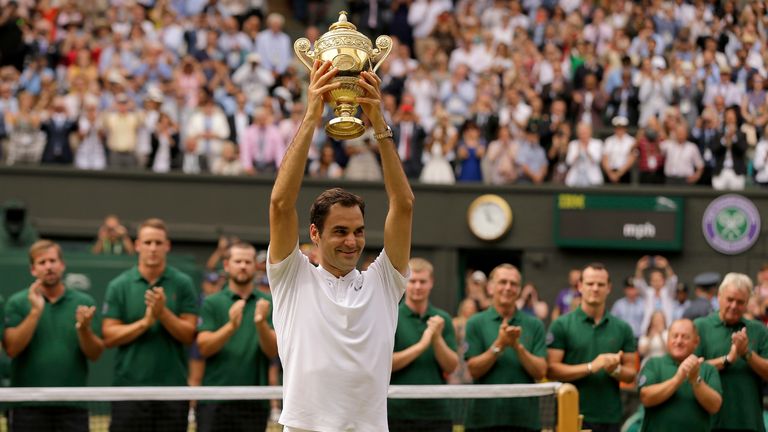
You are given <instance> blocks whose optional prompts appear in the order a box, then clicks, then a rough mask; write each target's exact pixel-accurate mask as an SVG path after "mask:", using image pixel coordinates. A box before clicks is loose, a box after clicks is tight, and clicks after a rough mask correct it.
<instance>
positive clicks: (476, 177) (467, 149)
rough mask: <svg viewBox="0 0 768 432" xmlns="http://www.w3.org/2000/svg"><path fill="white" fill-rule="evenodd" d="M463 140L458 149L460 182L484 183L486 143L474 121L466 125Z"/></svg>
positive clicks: (457, 159) (458, 179)
mask: <svg viewBox="0 0 768 432" xmlns="http://www.w3.org/2000/svg"><path fill="white" fill-rule="evenodd" d="M463 129H464V130H463V131H462V133H461V139H460V140H459V144H458V147H457V148H456V161H457V168H456V169H457V171H458V175H457V176H456V181H458V182H480V181H483V172H482V168H481V161H482V159H483V156H484V155H485V142H484V141H483V139H482V137H481V135H480V129H479V128H478V127H477V125H476V124H475V123H473V122H472V121H467V122H465V123H464V126H463Z"/></svg>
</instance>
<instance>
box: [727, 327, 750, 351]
mask: <svg viewBox="0 0 768 432" xmlns="http://www.w3.org/2000/svg"><path fill="white" fill-rule="evenodd" d="M731 343H732V345H733V348H734V351H735V353H736V355H737V356H739V357H741V356H743V355H745V354H746V353H747V351H748V350H749V337H747V329H746V327H745V328H742V329H741V330H739V331H737V332H734V333H733V334H732V335H731Z"/></svg>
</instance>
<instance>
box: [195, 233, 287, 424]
mask: <svg viewBox="0 0 768 432" xmlns="http://www.w3.org/2000/svg"><path fill="white" fill-rule="evenodd" d="M224 271H225V272H226V273H227V275H228V281H227V284H226V285H225V286H224V288H223V289H222V290H221V291H220V292H218V293H216V294H213V295H211V296H208V297H206V299H205V300H204V301H203V306H202V307H201V309H200V321H199V322H198V324H197V330H198V335H197V344H198V346H199V348H200V354H201V355H202V356H203V357H204V358H205V375H204V377H203V385H204V386H259V385H261V386H264V385H268V380H267V372H268V370H269V364H270V359H272V358H274V357H276V356H277V339H276V337H275V330H274V329H273V328H272V312H271V309H272V298H271V297H270V296H269V295H267V294H264V293H262V292H261V291H259V290H256V289H254V277H255V275H256V249H255V248H254V247H253V246H251V245H249V244H247V243H233V244H231V245H230V246H229V249H228V253H227V258H226V259H225V260H224ZM243 365H248V366H247V367H243ZM269 410H270V407H269V402H267V401H262V400H249V401H226V402H200V403H199V405H198V407H197V428H198V430H199V431H201V432H213V431H251V430H258V431H260V430H262V429H266V427H267V418H268V417H269Z"/></svg>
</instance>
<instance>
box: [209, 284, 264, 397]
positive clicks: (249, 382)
mask: <svg viewBox="0 0 768 432" xmlns="http://www.w3.org/2000/svg"><path fill="white" fill-rule="evenodd" d="M259 299H265V300H268V301H269V303H270V304H272V297H270V296H269V295H267V294H264V293H262V292H261V291H259V290H254V291H253V292H252V293H251V295H249V296H248V298H246V299H245V300H246V301H245V307H244V308H243V321H242V323H241V324H240V327H238V328H237V330H236V331H235V333H234V334H233V335H232V337H230V338H229V340H228V341H227V343H225V344H224V346H223V347H222V348H221V350H219V352H217V353H216V354H214V355H212V356H210V357H208V358H206V359H205V375H204V377H203V385H204V386H256V385H261V386H264V385H268V380H267V375H268V372H269V364H270V359H269V357H267V356H266V355H265V354H264V351H262V350H261V347H260V346H259V333H258V331H257V330H256V324H255V323H254V322H253V317H254V314H255V313H256V302H258V301H259ZM238 300H240V296H239V295H238V294H235V293H234V292H232V290H230V289H229V287H228V286H224V288H222V290H221V291H219V292H218V293H216V294H213V295H211V296H209V297H207V298H206V299H205V301H204V302H203V306H202V308H201V309H200V319H199V321H198V326H197V330H198V331H199V332H204V331H207V332H215V331H217V330H219V329H220V328H221V327H222V326H224V325H225V324H227V322H229V309H230V308H231V307H232V305H233V304H234V303H235V302H236V301H238ZM267 322H268V323H269V326H270V327H272V311H271V310H270V313H269V315H268V317H267Z"/></svg>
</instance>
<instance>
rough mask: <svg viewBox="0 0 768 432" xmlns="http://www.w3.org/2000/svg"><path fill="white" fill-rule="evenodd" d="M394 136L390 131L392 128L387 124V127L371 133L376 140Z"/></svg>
mask: <svg viewBox="0 0 768 432" xmlns="http://www.w3.org/2000/svg"><path fill="white" fill-rule="evenodd" d="M394 136H395V134H393V133H392V128H391V127H389V126H387V128H386V129H384V130H383V131H381V132H379V133H374V134H373V137H374V138H376V141H381V140H383V139H384V138H392V137H394Z"/></svg>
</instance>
